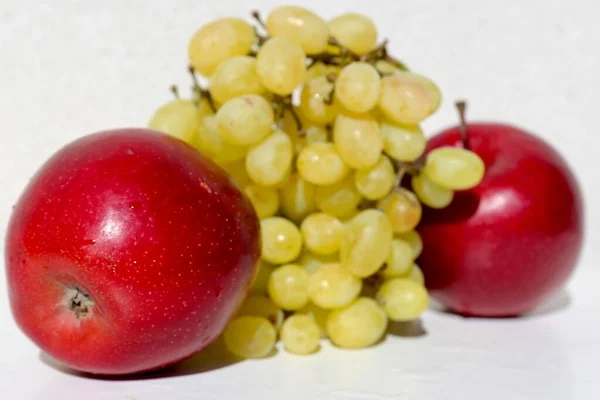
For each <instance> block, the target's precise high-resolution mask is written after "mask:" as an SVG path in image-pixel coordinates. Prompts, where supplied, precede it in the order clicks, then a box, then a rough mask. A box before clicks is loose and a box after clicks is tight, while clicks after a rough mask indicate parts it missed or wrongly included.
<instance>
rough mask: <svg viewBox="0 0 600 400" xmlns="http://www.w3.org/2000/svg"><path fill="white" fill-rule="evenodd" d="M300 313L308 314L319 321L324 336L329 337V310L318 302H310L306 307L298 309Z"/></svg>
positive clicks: (321, 333) (320, 330)
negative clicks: (318, 304) (317, 303)
mask: <svg viewBox="0 0 600 400" xmlns="http://www.w3.org/2000/svg"><path fill="white" fill-rule="evenodd" d="M298 314H304V315H308V316H309V317H311V318H312V319H314V321H315V322H316V323H317V326H318V327H319V332H320V335H321V337H322V338H325V337H327V316H328V315H329V310H326V309H324V308H321V307H319V306H317V305H316V304H314V303H312V302H309V303H308V304H307V305H306V306H305V307H304V308H302V309H301V310H300V311H298Z"/></svg>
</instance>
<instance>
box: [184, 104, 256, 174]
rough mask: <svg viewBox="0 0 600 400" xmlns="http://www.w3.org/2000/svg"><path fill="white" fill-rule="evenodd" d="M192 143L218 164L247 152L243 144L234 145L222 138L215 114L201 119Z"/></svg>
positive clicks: (223, 163) (241, 157) (237, 159)
mask: <svg viewBox="0 0 600 400" xmlns="http://www.w3.org/2000/svg"><path fill="white" fill-rule="evenodd" d="M192 145H193V146H194V147H195V148H196V149H198V150H199V151H200V152H201V153H203V154H205V155H207V156H208V157H210V158H212V159H213V160H214V161H215V162H216V163H217V164H219V165H226V164H229V163H232V162H234V161H239V160H242V159H243V158H244V157H245V156H246V153H247V152H248V148H247V147H245V146H236V145H233V144H229V143H227V142H226V141H224V140H223V138H222V137H221V134H220V133H219V131H218V130H217V117H216V116H215V115H209V116H207V117H204V118H203V119H202V124H201V125H200V130H199V131H198V136H197V137H196V140H195V141H194V142H193V143H192Z"/></svg>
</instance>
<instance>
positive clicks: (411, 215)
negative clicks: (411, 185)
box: [377, 188, 423, 233]
mask: <svg viewBox="0 0 600 400" xmlns="http://www.w3.org/2000/svg"><path fill="white" fill-rule="evenodd" d="M377 208H379V209H380V210H383V211H384V212H385V214H386V215H387V216H388V217H389V218H390V221H391V222H392V227H393V229H394V232H395V233H405V232H408V231H410V230H413V229H414V228H415V227H416V226H417V224H418V223H419V221H420V220H421V215H422V213H423V209H422V207H421V203H419V200H418V199H417V196H415V194H414V193H413V192H411V191H410V190H407V189H404V188H398V189H396V190H395V191H394V192H392V194H390V195H389V196H388V197H386V198H385V199H383V200H380V201H379V202H378V203H377Z"/></svg>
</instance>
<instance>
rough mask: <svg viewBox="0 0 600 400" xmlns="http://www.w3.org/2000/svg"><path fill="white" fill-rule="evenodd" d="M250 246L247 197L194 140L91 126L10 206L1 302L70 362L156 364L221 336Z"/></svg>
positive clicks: (243, 280) (246, 281)
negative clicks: (6, 300)
mask: <svg viewBox="0 0 600 400" xmlns="http://www.w3.org/2000/svg"><path fill="white" fill-rule="evenodd" d="M259 253H260V239H259V224H258V220H257V217H256V215H255V213H254V211H253V208H252V206H251V204H250V202H249V201H248V200H247V199H246V198H245V197H244V196H243V195H242V194H241V193H240V191H239V190H238V189H237V188H236V186H235V185H234V184H233V183H232V181H231V180H230V179H229V178H228V176H227V175H226V174H225V173H224V172H223V171H222V170H221V169H220V168H218V167H217V166H215V165H214V164H213V163H212V162H210V161H209V160H207V159H205V158H204V157H202V156H201V155H200V154H199V153H198V152H197V151H196V150H194V149H193V148H191V147H189V146H188V145H186V144H185V143H183V142H181V141H179V140H177V139H173V138H171V137H168V136H166V135H163V134H160V133H157V132H154V131H149V130H141V129H139V130H137V129H126V130H116V131H109V132H103V133H98V134H93V135H90V136H87V137H84V138H82V139H79V140H77V141H75V142H73V143H71V144H69V145H68V146H66V147H65V148H63V149H62V150H60V151H59V152H58V153H56V154H55V155H54V156H53V157H52V158H51V159H50V160H49V161H48V162H47V163H46V164H45V165H44V166H43V167H42V168H41V169H40V171H39V172H38V173H37V174H36V175H35V177H34V178H33V180H32V181H31V182H30V183H29V185H28V187H27V188H26V190H25V192H24V193H23V194H22V196H21V198H20V199H19V201H18V203H17V205H16V207H15V209H14V212H13V215H12V218H11V221H10V224H9V228H8V234H7V242H6V271H7V277H8V284H9V296H10V302H11V307H12V311H13V315H14V317H15V319H16V321H17V323H18V325H19V326H20V328H21V329H22V330H23V332H24V333H25V334H26V335H28V336H29V337H30V338H31V339H32V340H33V341H34V342H35V343H36V344H37V345H38V346H39V347H40V348H41V349H42V350H44V351H45V352H47V353H48V354H49V355H50V356H52V357H53V358H55V359H56V360H58V361H61V362H63V363H64V364H66V365H67V366H69V367H72V368H74V369H77V370H80V371H85V372H90V373H95V374H130V373H137V372H142V371H148V370H153V369H158V368H161V367H165V366H167V365H170V364H173V363H175V362H177V361H179V360H181V359H183V358H186V357H188V356H190V355H192V354H194V353H196V352H198V351H200V350H202V348H204V347H205V346H206V345H207V344H209V343H210V342H211V341H213V340H214V339H215V338H216V337H217V336H218V335H219V334H220V332H221V331H222V330H223V329H224V328H225V325H226V324H227V322H228V321H229V319H230V318H231V316H232V314H233V313H234V312H235V310H236V307H237V306H238V304H239V302H240V301H241V300H242V299H243V297H244V296H245V294H246V291H247V289H248V287H249V285H250V284H251V281H252V279H253V277H254V274H255V272H256V270H255V268H256V267H255V266H256V262H257V260H258V257H259Z"/></svg>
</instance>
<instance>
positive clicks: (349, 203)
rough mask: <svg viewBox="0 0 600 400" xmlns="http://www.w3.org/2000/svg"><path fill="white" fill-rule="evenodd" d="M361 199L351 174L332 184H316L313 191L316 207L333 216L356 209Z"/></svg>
mask: <svg viewBox="0 0 600 400" xmlns="http://www.w3.org/2000/svg"><path fill="white" fill-rule="evenodd" d="M361 199H362V197H361V195H360V193H359V192H358V190H357V189H356V185H355V183H354V177H353V176H352V175H348V176H346V178H344V179H343V180H342V181H340V182H338V183H334V184H333V185H328V186H317V190H316V192H315V200H316V201H317V208H318V209H319V210H321V211H323V212H325V213H327V214H330V215H333V216H334V217H342V216H345V215H347V214H349V213H350V212H352V211H353V210H354V209H356V207H357V206H358V204H359V203H360V201H361Z"/></svg>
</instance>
